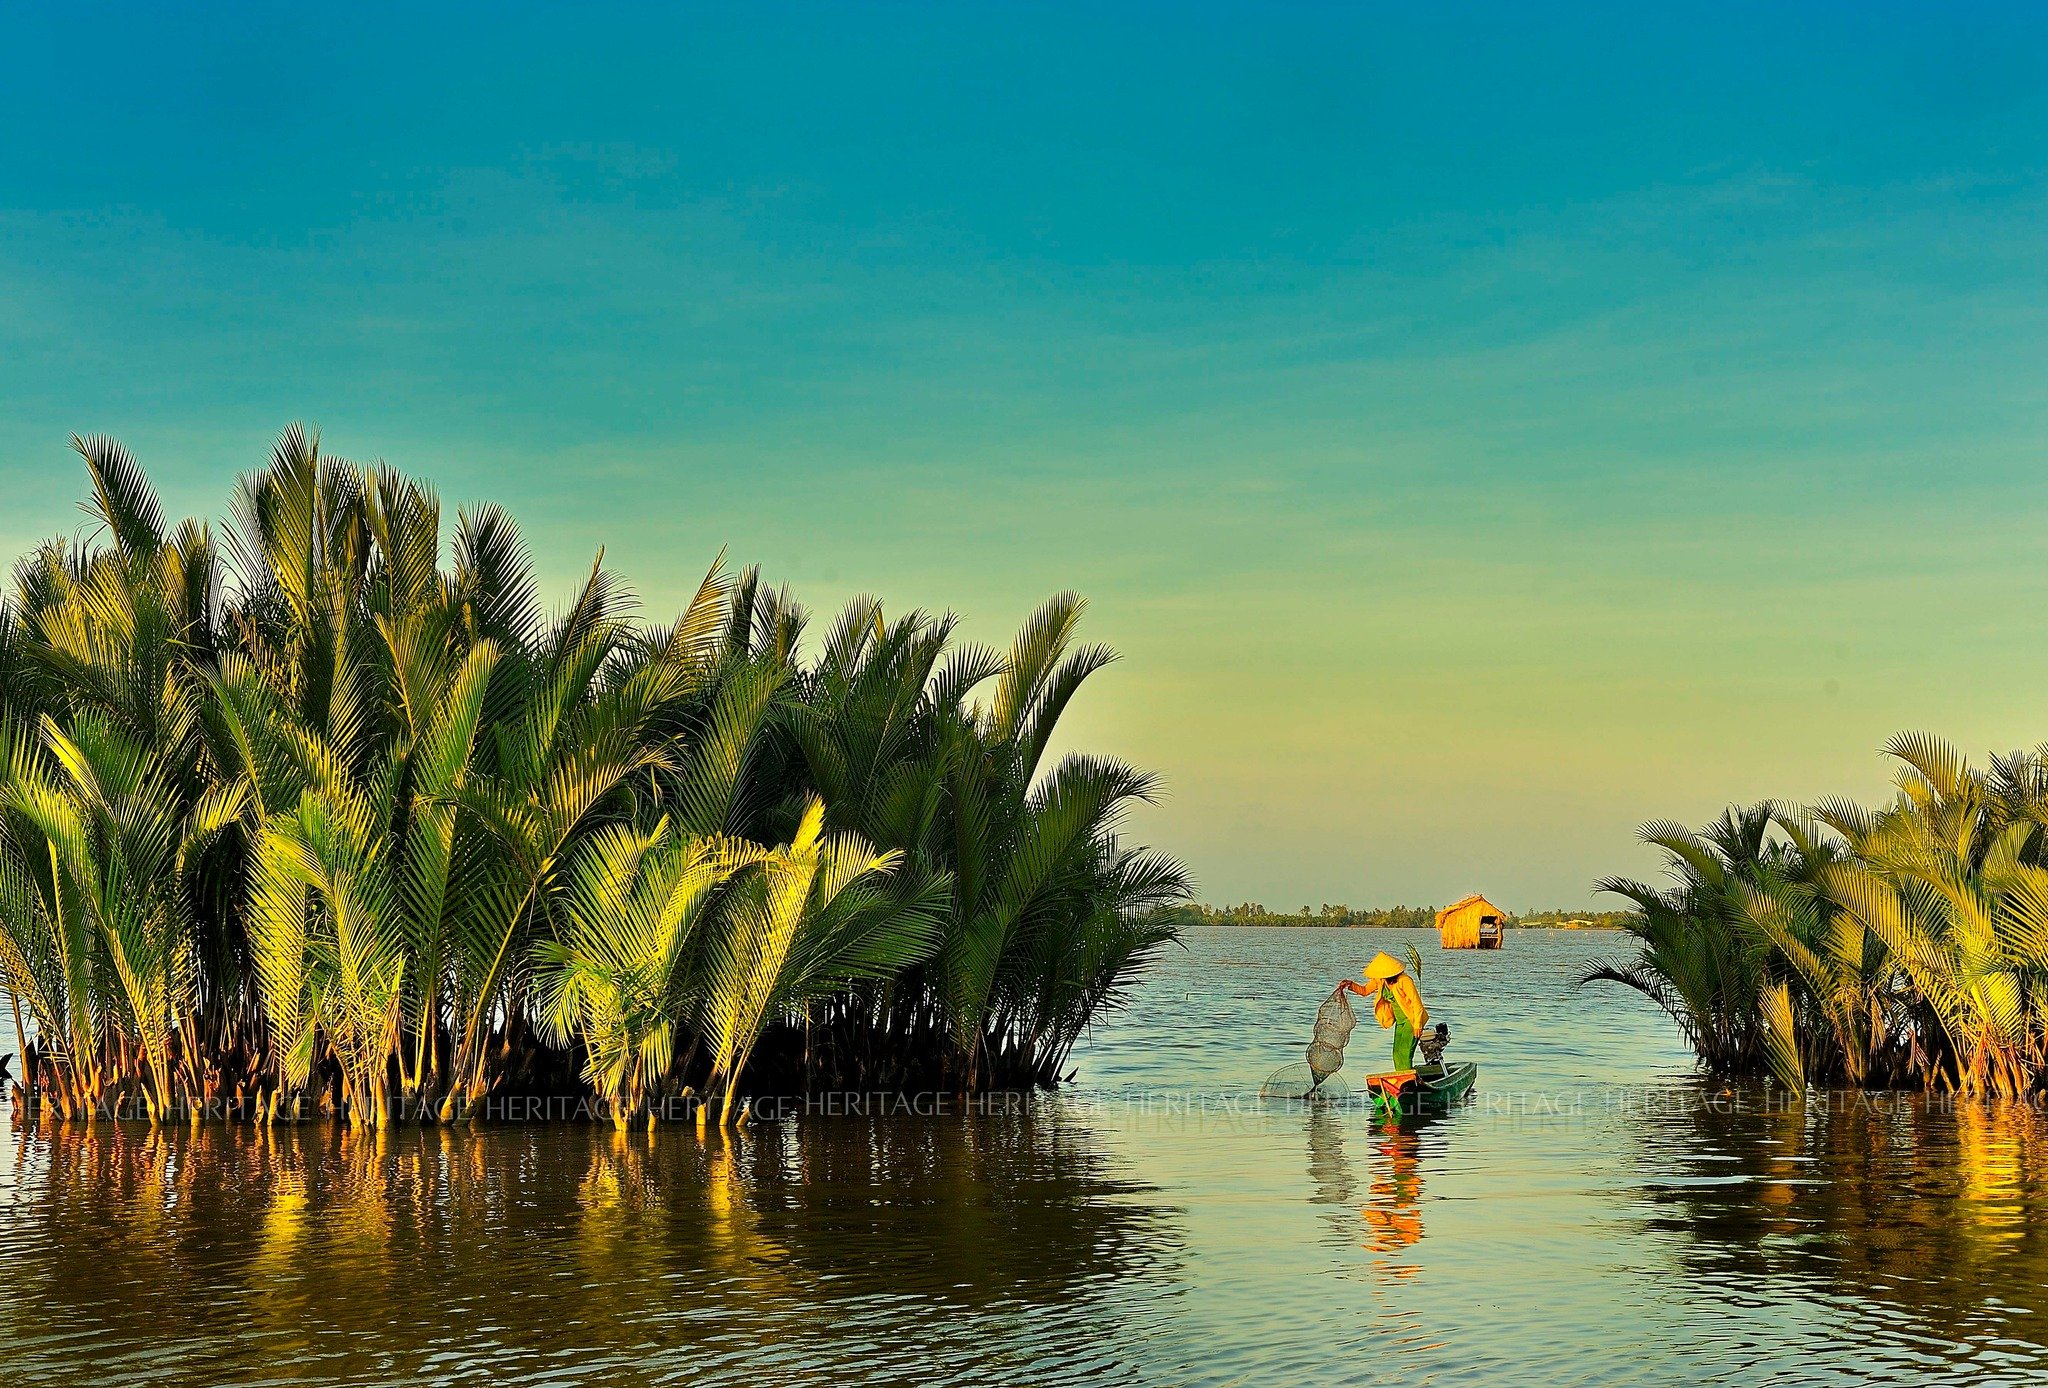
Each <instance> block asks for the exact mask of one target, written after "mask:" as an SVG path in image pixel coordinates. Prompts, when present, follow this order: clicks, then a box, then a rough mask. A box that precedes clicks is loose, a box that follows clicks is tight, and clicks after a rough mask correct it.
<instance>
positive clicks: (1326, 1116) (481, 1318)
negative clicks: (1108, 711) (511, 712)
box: [0, 929, 2048, 1388]
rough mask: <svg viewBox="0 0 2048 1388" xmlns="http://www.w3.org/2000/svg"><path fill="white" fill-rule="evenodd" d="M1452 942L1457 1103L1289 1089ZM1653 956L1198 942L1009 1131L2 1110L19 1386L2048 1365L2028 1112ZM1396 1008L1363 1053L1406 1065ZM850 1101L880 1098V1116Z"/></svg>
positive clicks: (1359, 1037) (802, 1122) (823, 1123)
mask: <svg viewBox="0 0 2048 1388" xmlns="http://www.w3.org/2000/svg"><path fill="white" fill-rule="evenodd" d="M1411 943H1412V944H1415V945H1417V946H1418V947H1419V948H1421V950H1422V960H1423V974H1422V986H1423V992H1424V994H1425V997H1426V998H1427V999H1428V1001H1429V1004H1430V1007H1431V1010H1432V1012H1433V1013H1434V1014H1435V1015H1436V1016H1437V1017H1438V1018H1441V1019H1443V1020H1447V1021H1449V1022H1450V1023H1451V1026H1452V1028H1453V1031H1454V1033H1455V1040H1454V1045H1453V1049H1452V1054H1453V1056H1454V1057H1458V1056H1462V1057H1463V1058H1466V1059H1472V1060H1477V1061H1478V1062H1479V1063H1480V1067H1481V1069H1480V1078H1479V1086H1478V1092H1477V1094H1476V1095H1475V1098H1474V1100H1473V1101H1472V1102H1471V1103H1470V1104H1469V1105H1468V1106H1466V1107H1464V1108H1461V1109H1460V1110H1458V1111H1457V1112H1455V1113H1453V1114H1451V1115H1449V1116H1447V1117H1444V1118H1441V1119H1435V1120H1430V1121H1426V1122H1425V1123H1423V1124H1421V1125H1419V1126H1414V1127H1411V1128H1410V1129H1407V1130H1403V1131H1395V1132H1389V1131H1386V1130H1384V1129H1383V1128H1381V1127H1379V1126H1378V1125H1376V1124H1375V1123H1374V1121H1373V1119H1372V1116H1371V1115H1370V1114H1369V1113H1368V1112H1366V1111H1365V1110H1364V1109H1363V1108H1362V1107H1354V1106H1350V1105H1338V1106H1324V1107H1317V1108H1303V1107H1299V1106H1288V1105H1263V1104H1261V1103H1259V1102H1258V1101H1257V1100H1256V1098H1255V1097H1251V1095H1252V1094H1254V1093H1255V1091H1256V1089H1257V1086H1258V1083H1259V1081H1260V1080H1261V1079H1262V1078H1263V1077H1264V1076H1265V1074H1266V1073H1268V1072H1269V1071H1271V1070H1273V1069H1275V1068H1277V1067H1278V1066H1280V1065H1282V1064H1286V1063H1288V1062H1290V1061H1293V1060H1296V1059H1298V1058H1299V1055H1300V1047H1301V1045H1302V1044H1303V1043H1304V1042H1305V1041H1306V1039H1307V1030H1308V1026H1309V1024H1310V1022H1311V1021H1312V1020H1313V1017H1314V1012H1315V1008H1316V1005H1317V1003H1318V1002H1319V1001H1320V1000H1321V998H1322V997H1323V996H1324V995H1326V994H1327V993H1328V991H1329V989H1330V988H1331V987H1332V986H1334V984H1335V982H1336V980H1337V979H1338V978H1339V977H1341V976H1342V975H1344V974H1346V973H1349V974H1351V975H1354V976H1355V975H1356V974H1357V972H1358V970H1359V968H1360V967H1361V966H1362V965H1363V963H1364V961H1365V960H1366V959H1367V958H1369V957H1370V956H1371V954H1372V953H1373V952H1374V951H1375V950H1377V949H1381V948H1390V949H1393V950H1395V951H1396V952H1399V951H1400V950H1402V949H1404V948H1405V947H1406V946H1407V945H1408V944H1411ZM1622 944H1623V941H1622V940H1621V939H1620V938H1619V937H1617V936H1614V935H1609V934H1604V933H1596V932H1564V931H1523V932H1519V933H1516V934H1514V935H1513V936H1512V937H1511V938H1510V940H1509V947H1508V948H1507V949H1505V950H1503V951H1500V952H1497V953H1495V952H1488V953H1483V954H1482V953H1477V952H1445V951H1441V950H1438V949H1437V948H1436V947H1435V944H1434V937H1433V936H1432V935H1430V934H1428V933H1427V932H1395V931H1386V932H1380V931H1341V930H1319V929H1302V930H1271V931H1268V930H1232V929H1218V930H1201V931H1196V932H1194V933H1192V934H1191V935H1190V937H1189V939H1188V940H1187V948H1186V950H1185V951H1184V952H1183V951H1174V952H1172V953H1171V954H1169V955H1168V956H1167V957H1166V958H1165V959H1164V960H1163V961H1162V962H1161V964H1160V965H1159V967H1158V968H1157V969H1156V970H1155V971H1154V972H1153V973H1152V974H1151V975H1150V976H1148V977H1147V978H1146V979H1145V980H1144V981H1143V982H1142V983H1141V985H1140V986H1139V987H1138V989H1137V990H1136V993H1135V996H1134V997H1133V999H1132V1002H1131V1005H1130V1007H1129V1008H1128V1009H1127V1010H1125V1011H1123V1012H1122V1013H1120V1014H1118V1015H1117V1016H1116V1017H1115V1018H1114V1019H1112V1020H1110V1021H1108V1022H1106V1023H1105V1024H1104V1025H1103V1026H1102V1027H1101V1028H1100V1029H1099V1032H1098V1034H1097V1035H1096V1036H1095V1037H1093V1038H1092V1039H1091V1041H1090V1042H1089V1043H1088V1044H1087V1045H1086V1046H1085V1047H1084V1048H1083V1050H1082V1052H1081V1053H1080V1054H1079V1055H1078V1057H1077V1067H1078V1072H1077V1076H1076V1079H1075V1082H1074V1083H1073V1084H1072V1085H1071V1086H1070V1087H1069V1088H1068V1089H1066V1090H1064V1091H1062V1093H1061V1094H1060V1095H1058V1096H1054V1097H1050V1098H1045V1099H1039V1100H1034V1101H1032V1102H1030V1103H1029V1104H1026V1105H1023V1106H1021V1108H1020V1109H1019V1111H1016V1112H1004V1111H1002V1109H1001V1107H1000V1106H999V1107H997V1108H996V1109H994V1110H992V1111H987V1112H981V1113H976V1114H973V1115H967V1116H963V1115H961V1114H958V1113H951V1114H946V1115H942V1116H923V1117H920V1116H917V1115H915V1114H907V1115H906V1114H879V1113H875V1112H872V1111H870V1112H867V1113H860V1112H854V1113H836V1114H831V1115H825V1114H816V1115H812V1116H809V1117H802V1118H798V1119H797V1120H795V1121H792V1122H788V1123H778V1124H773V1125H768V1126H764V1127H761V1128H757V1129H755V1130H752V1131H751V1132H749V1133H747V1134H745V1135H743V1136H741V1137H739V1138H737V1139H736V1140H733V1141H730V1142H727V1141H724V1140H721V1139H719V1138H717V1137H716V1136H713V1137H712V1138H710V1139H709V1140H708V1141H700V1140H699V1138H698V1137H697V1135H696V1133H695V1131H694V1130H693V1129H689V1128H677V1129H673V1130H664V1131H658V1132H656V1133H654V1134H652V1135H651V1136H650V1135H648V1134H645V1133H640V1134H633V1135H630V1136H626V1137H618V1136H615V1135H614V1134H612V1133H611V1132H610V1131H609V1130H604V1129H596V1128H583V1127H568V1126H539V1125H536V1126H532V1127H517V1128H499V1129H495V1130H488V1131H481V1132H477V1133H471V1134H457V1133H446V1132H441V1131H437V1130H428V1131H425V1132H421V1131H419V1130H416V1129H407V1130H401V1131H399V1132H395V1133H392V1134H390V1135H387V1136H383V1137H375V1136H363V1135H351V1134H348V1133H345V1132H339V1131H335V1130H333V1129H331V1128H327V1127H322V1126H316V1125H306V1126H301V1127H296V1128H282V1129H279V1130H276V1131H273V1132H269V1133H264V1132H256V1131H251V1130H249V1129H246V1128H226V1127H203V1128H199V1129H196V1130H189V1131H188V1130H177V1131H173V1132H168V1133H159V1134H152V1133H150V1132H149V1131H148V1130H147V1129H144V1128H133V1127H131V1128H121V1129H117V1128H114V1127H111V1126H108V1125H100V1126H98V1127H96V1128H93V1129H90V1130H76V1129H74V1130H70V1131H67V1132H64V1133H59V1134H56V1135H51V1134H50V1133H48V1132H47V1131H46V1132H43V1133H28V1134H24V1133H17V1132H15V1131H14V1130H12V1129H11V1128H7V1127H5V1126H4V1124H0V1364H4V1365H6V1367H7V1375H6V1376H7V1378H8V1380H9V1381H12V1382H16V1383H50V1382H57V1383H69V1382H79V1383H93V1384H97V1385H116V1384H127V1383H138V1384H139V1383H162V1382H192V1383H222V1382H248V1383H256V1382H308V1381H322V1382H342V1381H346V1382H363V1383H370V1382H397V1381H446V1382H455V1381H471V1380H476V1381H484V1380H493V1379H495V1380H503V1381H513V1382H532V1383H542V1382H563V1383H567V1382H577V1381H617V1382H632V1381H657V1382H687V1383H712V1384H718V1383H733V1384H739V1383H745V1384H750V1385H763V1386H764V1388H765V1386H766V1385H778V1384H810V1383H818V1384H848V1383H903V1384H913V1383H914V1384H930V1383H962V1384H983V1383H1020V1384H1057V1383H1069V1382H1074V1383H1078V1382H1089V1383H1118V1382H1128V1383H1145V1384H1149V1383H1159V1384H1268V1383H1285V1384H1303V1383H1319V1382H1320V1383H1333V1384H1337V1383H1390V1384H1402V1385H1408V1386H1409V1388H1413V1385H1424V1384H1457V1385H1464V1384H1494V1383H1498V1384H1515V1385H1527V1384H1582V1383H1583V1384H1606V1383H1611V1384H1665V1383H1668V1384H1690V1383H1700V1382H1726V1383H1739V1384H1752V1383H1761V1382H1765V1381H1770V1382H1776V1383H1817V1384H1818V1383H1864V1382H1897V1381H1903V1380H1913V1381H1920V1382H1954V1383H1971V1384H1980V1383H2004V1382H2010V1383H2022V1382H2032V1383H2039V1382H2043V1381H2048V1350H2044V1349H2043V1344H2044V1342H2048V1323H2044V1322H2043V1319H2042V1314H2043V1311H2044V1310H2048V1130H2044V1124H2043V1121H2042V1118H2041V1115H2040V1114H2039V1113H2038V1112H2036V1111H2033V1110H2026V1109H2010V1108H2009V1109H1987V1108H1978V1107H1946V1106H1940V1105H1930V1104H1929V1103H1927V1102H1925V1101H1920V1100H1906V1099H1875V1100H1867V1101H1866V1100H1858V1099H1857V1098H1856V1097H1855V1096H1845V1095H1831V1096H1823V1097H1822V1098H1821V1099H1820V1100H1819V1101H1817V1102H1813V1103H1808V1104H1806V1105H1803V1106H1800V1105H1789V1104H1785V1103H1782V1102H1777V1101H1776V1098H1777V1096H1774V1095H1773V1094H1772V1093H1771V1092H1770V1091H1769V1090H1767V1089H1762V1088H1752V1089H1739V1090H1725V1089H1723V1088H1722V1087H1720V1086H1714V1085H1709V1084H1705V1083H1703V1082H1701V1081H1699V1080H1697V1079H1696V1078H1695V1077H1694V1076H1693V1074H1692V1067H1691V1063H1690V1057H1689V1054H1688V1053H1687V1052H1686V1051H1685V1050H1684V1048H1683V1047H1682V1046H1681V1044H1680V1042H1679V1039H1678V1037H1677V1035H1676V1033H1675V1031H1674V1030H1673V1028H1672V1027H1671V1025H1670V1024H1669V1023H1668V1022H1667V1021H1665V1020H1664V1019H1663V1018H1662V1017H1661V1015H1659V1014H1657V1013H1656V1012H1655V1011H1654V1010H1652V1009H1651V1008H1650V1007H1649V1006H1648V1004H1647V1003H1645V1002H1644V1001H1643V1000H1641V999H1640V998H1637V997H1636V996H1635V995H1633V994H1628V993H1624V992H1622V991H1620V990H1618V989H1613V988H1611V987H1607V986H1604V985H1595V986H1594V987H1592V988H1589V989H1586V990H1583V991H1575V990H1574V989H1573V987H1572V984H1573V981H1574V979H1575V978H1576V977H1577V976H1578V975H1579V974H1580V973H1581V972H1582V971H1583V969H1584V968H1585V967H1586V966H1587V964H1588V962H1589V961H1591V960H1593V959H1595V958H1598V957H1600V956H1602V955H1604V954H1611V953H1615V952H1618V951H1619V950H1620V949H1621V947H1622ZM1384 1046H1385V1034H1384V1033H1382V1032H1380V1031H1379V1030H1378V1029H1377V1028H1375V1027H1373V1026H1372V1024H1371V1021H1370V1019H1369V1017H1368V1018H1367V1019H1366V1020H1365V1023H1364V1025H1363V1026H1361V1028H1360V1029H1359V1031H1358V1032H1357V1033H1356V1034H1355V1035H1354V1037H1353V1041H1352V1047H1351V1052H1350V1061H1351V1064H1350V1067H1349V1069H1350V1071H1354V1072H1362V1071H1365V1070H1367V1069H1372V1068H1384ZM853 1106H854V1107H856V1108H858V1107H859V1105H858V1104H855V1105H853Z"/></svg>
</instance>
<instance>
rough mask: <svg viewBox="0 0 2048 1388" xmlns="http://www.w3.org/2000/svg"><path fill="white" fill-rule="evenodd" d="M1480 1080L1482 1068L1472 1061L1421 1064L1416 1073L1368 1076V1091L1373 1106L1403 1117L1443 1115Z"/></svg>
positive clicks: (1403, 1072) (1366, 1080) (1390, 1072)
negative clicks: (1480, 1069)
mask: <svg viewBox="0 0 2048 1388" xmlns="http://www.w3.org/2000/svg"><path fill="white" fill-rule="evenodd" d="M1478 1078H1479V1066H1478V1065H1477V1064H1475V1063H1474V1062H1472V1061H1469V1060H1460V1061H1455V1062H1453V1063H1451V1064H1449V1065H1418V1066H1416V1067H1415V1068H1414V1069H1413V1070H1392V1071H1389V1072H1387V1073H1386V1074H1381V1075H1367V1076H1366V1077H1365V1088H1366V1091H1367V1092H1368V1093H1370V1094H1371V1095H1372V1098H1373V1106H1374V1107H1375V1108H1382V1109H1388V1110H1393V1111H1395V1112H1398V1113H1399V1114H1401V1115H1402V1116H1403V1117H1406V1116H1408V1115H1410V1114H1417V1113H1442V1112H1443V1111H1444V1110H1445V1109H1448V1108H1449V1107H1450V1106H1451V1105H1453V1104H1455V1103H1457V1102H1458V1101H1459V1100H1460V1099H1462V1098H1464V1097H1465V1096H1466V1095H1467V1094H1470V1093H1471V1092H1472V1085H1473V1083H1474V1082H1475V1081H1477V1080H1478Z"/></svg>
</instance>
